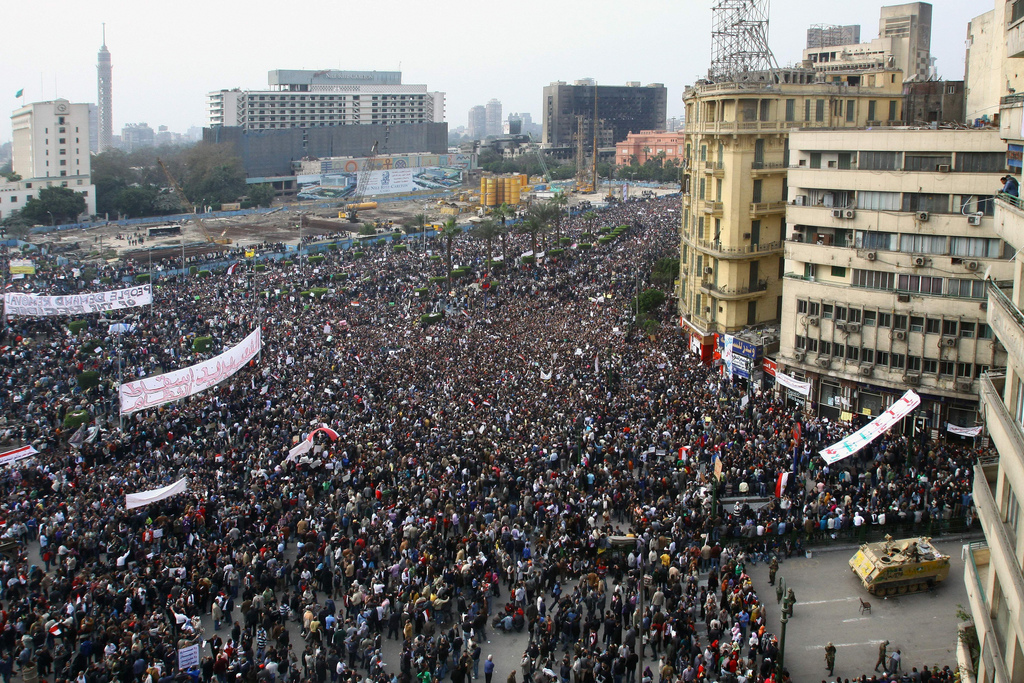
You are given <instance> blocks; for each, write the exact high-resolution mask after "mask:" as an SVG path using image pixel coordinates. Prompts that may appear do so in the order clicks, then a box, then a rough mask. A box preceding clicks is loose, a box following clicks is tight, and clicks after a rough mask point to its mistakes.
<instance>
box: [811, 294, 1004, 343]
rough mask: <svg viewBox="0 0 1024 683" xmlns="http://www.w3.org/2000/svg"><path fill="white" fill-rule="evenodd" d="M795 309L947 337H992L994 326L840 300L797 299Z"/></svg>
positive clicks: (862, 323)
mask: <svg viewBox="0 0 1024 683" xmlns="http://www.w3.org/2000/svg"><path fill="white" fill-rule="evenodd" d="M796 312H797V313H798V314H806V315H811V316H817V317H820V318H821V319H822V320H836V321H839V322H850V323H861V325H863V326H864V327H875V326H878V327H885V328H892V329H894V330H909V331H910V332H921V333H923V334H941V335H943V336H947V337H950V336H951V337H963V338H964V339H973V338H975V336H977V337H978V338H979V339H992V328H991V327H989V326H988V325H987V324H985V323H976V322H972V321H962V320H956V319H943V318H929V317H926V316H923V315H904V314H901V313H887V312H885V311H878V310H874V309H863V310H862V309H860V308H850V307H847V306H840V305H838V304H826V303H821V302H818V301H808V300H807V299H797V302H796Z"/></svg>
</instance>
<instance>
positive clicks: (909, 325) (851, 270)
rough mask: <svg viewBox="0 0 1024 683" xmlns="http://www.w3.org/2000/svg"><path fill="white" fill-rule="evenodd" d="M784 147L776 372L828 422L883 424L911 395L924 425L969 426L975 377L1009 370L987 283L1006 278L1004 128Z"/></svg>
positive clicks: (808, 137) (820, 134)
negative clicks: (803, 391) (997, 215)
mask: <svg viewBox="0 0 1024 683" xmlns="http://www.w3.org/2000/svg"><path fill="white" fill-rule="evenodd" d="M789 144H790V167H789V177H788V179H789V187H788V191H789V197H788V199H789V206H788V210H787V213H786V223H787V239H786V246H785V257H786V261H785V278H786V286H785V289H784V290H783V303H782V326H781V331H782V337H781V345H780V346H781V348H780V354H779V357H778V359H777V361H778V363H779V366H780V367H781V368H783V369H784V370H785V372H786V373H787V374H790V375H793V376H796V377H800V378H802V379H804V380H805V381H808V382H810V383H811V384H812V390H811V394H810V396H809V397H808V401H809V402H810V404H811V405H810V406H808V407H811V408H812V409H813V410H814V411H815V412H816V413H817V414H819V415H822V416H825V417H828V418H830V419H837V418H839V417H840V415H841V413H843V412H846V413H859V414H862V415H865V416H874V415H878V414H880V413H881V412H882V411H884V410H886V409H887V408H888V407H889V405H890V404H891V403H893V402H894V401H895V400H898V399H899V397H900V396H902V395H903V394H904V393H905V392H906V390H907V389H909V388H913V389H914V390H915V391H917V392H918V393H919V394H920V395H921V398H922V408H921V413H922V414H923V415H925V416H927V423H928V424H927V426H928V427H930V428H932V429H938V430H942V431H943V432H944V431H945V423H947V422H948V423H951V424H954V425H958V426H962V427H974V426H975V425H976V424H977V415H978V380H979V379H980V378H981V376H982V375H983V374H984V373H986V372H989V371H991V370H993V369H995V368H1001V367H1003V366H1004V365H1005V364H1006V355H1005V353H1004V352H1003V351H1002V350H1001V348H1000V346H999V345H998V344H996V343H994V341H993V335H992V330H991V328H990V327H989V325H988V323H987V318H986V311H985V309H986V306H987V304H986V294H985V285H984V278H985V277H986V275H987V276H989V277H991V278H993V279H995V280H996V281H1000V282H1009V281H1010V278H1011V277H1012V264H1011V262H1010V259H1011V258H1012V257H1013V255H1014V250H1013V248H1012V247H1010V246H1009V245H1008V244H1007V243H1006V242H1005V241H1004V240H1003V239H1001V238H1000V236H999V235H998V234H997V233H996V231H995V228H994V226H993V219H992V214H993V195H994V193H995V191H996V190H998V188H999V186H1000V181H999V178H1000V176H1001V175H1003V174H1004V173H1005V169H1006V146H1005V144H1004V143H1003V142H1002V140H1000V139H999V134H998V131H996V130H995V129H991V128H989V129H984V130H931V129H920V130H913V129H906V128H889V129H870V130H864V129H861V130H829V131H812V130H807V131H803V130H802V131H793V132H792V133H791V134H790V136H789ZM790 398H792V399H794V400H796V399H797V398H799V400H800V401H803V400H804V397H803V396H798V395H794V396H791V397H790Z"/></svg>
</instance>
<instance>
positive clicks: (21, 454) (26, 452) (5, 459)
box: [0, 446, 39, 465]
mask: <svg viewBox="0 0 1024 683" xmlns="http://www.w3.org/2000/svg"><path fill="white" fill-rule="evenodd" d="M38 452H39V451H37V450H36V449H35V448H33V447H32V446H22V447H21V448H15V449H14V450H13V451H5V452H3V453H0V465H8V464H10V463H14V462H18V461H19V460H22V459H24V458H28V457H31V456H33V455H35V454H36V453H38Z"/></svg>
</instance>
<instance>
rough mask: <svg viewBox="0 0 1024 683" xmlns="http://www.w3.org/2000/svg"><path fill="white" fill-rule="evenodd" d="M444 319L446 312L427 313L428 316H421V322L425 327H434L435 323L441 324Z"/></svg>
mask: <svg viewBox="0 0 1024 683" xmlns="http://www.w3.org/2000/svg"><path fill="white" fill-rule="evenodd" d="M442 318H444V311H441V312H439V313H427V314H426V315H421V316H420V322H421V323H423V324H424V325H433V324H434V323H438V322H441V319H442Z"/></svg>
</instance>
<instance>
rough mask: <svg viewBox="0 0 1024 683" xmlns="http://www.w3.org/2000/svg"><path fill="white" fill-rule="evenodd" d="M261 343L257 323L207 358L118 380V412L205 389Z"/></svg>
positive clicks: (229, 373)
mask: <svg viewBox="0 0 1024 683" xmlns="http://www.w3.org/2000/svg"><path fill="white" fill-rule="evenodd" d="M261 345H262V340H261V338H260V328H258V327H257V328H256V329H255V330H253V331H252V332H251V333H250V334H249V336H248V337H246V338H245V339H243V340H242V341H241V343H240V344H238V345H237V346H233V347H232V348H230V349H228V350H227V351H225V352H224V353H222V354H220V355H219V356H216V357H214V358H211V359H210V360H207V361H203V362H202V363H198V364H196V365H192V366H190V367H187V368H184V369H182V370H174V371H172V372H168V373H165V374H163V375H157V376H155V377H146V378H145V379H140V380H138V381H135V382H128V383H127V384H122V385H121V390H120V396H121V414H122V415H127V414H128V413H134V412H135V411H137V410H144V409H146V408H152V407H153V406H159V405H163V404H164V403H170V402H171V401H177V400H178V399H181V398H185V397H186V396H191V395H193V394H198V393H199V392H200V391H205V390H206V389H209V388H210V387H212V386H215V385H217V384H219V383H221V382H223V381H224V380H226V379H227V378H228V377H231V376H232V375H233V374H235V373H236V372H238V370H239V369H240V368H241V367H242V366H244V365H245V364H246V363H248V362H249V360H250V359H252V358H253V357H255V356H256V354H257V353H259V351H260V346H261Z"/></svg>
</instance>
